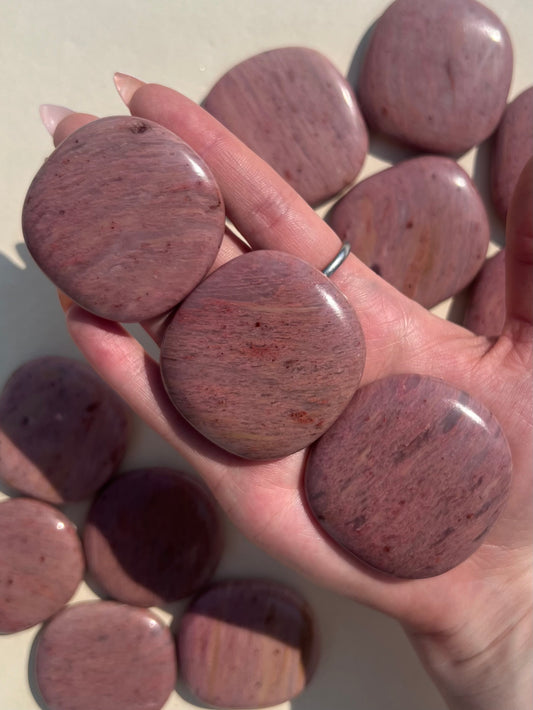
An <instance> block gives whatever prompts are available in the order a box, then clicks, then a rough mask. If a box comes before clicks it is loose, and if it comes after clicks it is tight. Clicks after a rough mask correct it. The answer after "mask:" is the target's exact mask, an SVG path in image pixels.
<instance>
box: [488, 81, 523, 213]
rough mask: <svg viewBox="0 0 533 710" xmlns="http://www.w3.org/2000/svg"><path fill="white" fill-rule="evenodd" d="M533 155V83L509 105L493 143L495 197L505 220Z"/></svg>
mask: <svg viewBox="0 0 533 710" xmlns="http://www.w3.org/2000/svg"><path fill="white" fill-rule="evenodd" d="M532 155H533V86H532V87H530V88H529V89H526V90H525V91H523V92H522V93H521V94H520V95H519V96H517V97H516V98H515V99H514V100H513V101H511V103H510V104H509V105H508V106H507V108H506V109H505V112H504V114H503V116H502V120H501V121H500V125H499V126H498V131H497V132H496V135H495V137H494V143H493V146H492V155H491V165H490V181H491V185H490V187H491V195H492V201H493V203H494V206H495V208H496V211H497V212H498V214H499V215H500V217H501V218H502V219H503V220H505V218H506V216H507V210H508V209H509V205H510V203H511V196H512V194H513V192H514V189H515V187H516V183H517V182H518V178H519V177H520V173H521V172H522V170H523V168H524V166H525V164H526V163H527V161H528V160H529V158H530V157H531V156H532Z"/></svg>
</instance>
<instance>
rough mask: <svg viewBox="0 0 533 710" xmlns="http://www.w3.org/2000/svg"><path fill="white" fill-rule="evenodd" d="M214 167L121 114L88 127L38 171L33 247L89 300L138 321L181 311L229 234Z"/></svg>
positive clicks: (49, 270)
mask: <svg viewBox="0 0 533 710" xmlns="http://www.w3.org/2000/svg"><path fill="white" fill-rule="evenodd" d="M224 219H225V214H224V206H223V203H222V197H221V195H220V191H219V189H218V187H217V185H216V183H215V180H214V178H213V176H212V175H211V172H210V171H209V170H208V168H207V167H206V166H205V165H204V164H203V161H202V160H201V159H200V157H199V156H198V155H196V153H195V152H194V151H193V150H192V149H191V148H189V146H188V145H186V144H185V143H184V142H183V141H182V140H181V139H180V138H178V136H176V135H175V134H174V133H171V132H170V131H168V130H167V129H166V128H162V127H161V126H159V125H158V124H156V123H153V122H152V121H147V120H145V119H140V118H133V117H131V116H116V117H113V116H112V117H109V118H102V119H99V120H97V121H93V122H92V123H89V124H87V125H86V126H83V127H82V128H80V129H78V130H77V131H75V132H74V133H73V134H72V135H70V136H69V137H68V138H67V139H65V140H64V141H63V143H61V144H60V145H59V146H58V148H56V150H55V151H54V152H53V153H52V155H51V156H50V157H49V158H48V160H47V161H46V162H45V163H44V165H43V166H42V168H41V169H40V170H39V172H38V173H37V175H36V176H35V178H34V180H33V182H32V184H31V186H30V188H29V190H28V193H27V195H26V200H25V202H24V207H23V213H22V227H23V232H24V239H25V240H26V244H27V246H28V249H29V251H30V253H31V255H32V256H33V258H34V259H35V261H36V262H37V264H38V265H39V266H40V267H41V269H42V270H43V271H44V272H45V274H46V275H47V276H48V277H49V278H50V279H51V280H52V281H53V283H54V284H55V285H56V286H58V287H59V288H60V289H61V290H62V291H64V292H65V293H66V294H67V295H68V296H70V298H72V299H73V300H74V301H76V302H77V303H79V304H80V305H81V306H83V307H84V308H86V309H87V310H89V311H91V312H92V313H96V314H97V315H99V316H102V317H103V318H108V319H110V320H116V321H123V322H134V321H140V320H144V319H146V318H152V317H154V316H157V315H160V314H161V313H164V312H166V311H168V310H170V309H171V308H173V307H174V306H175V305H176V304H177V303H178V302H179V301H181V300H182V299H183V298H184V297H185V296H186V295H187V294H188V293H189V292H190V291H191V290H192V289H193V288H194V287H195V286H196V284H197V283H199V281H201V279H202V278H203V277H204V276H205V274H206V273H207V271H208V269H209V267H210V266H211V264H212V263H213V261H214V259H215V256H216V254H217V252H218V248H219V246H220V243H221V240H222V235H223V232H224Z"/></svg>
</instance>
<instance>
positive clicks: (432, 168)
mask: <svg viewBox="0 0 533 710" xmlns="http://www.w3.org/2000/svg"><path fill="white" fill-rule="evenodd" d="M328 222H329V223H330V225H331V226H332V228H333V229H334V230H335V231H336V232H337V234H338V235H339V237H340V238H341V239H342V240H343V241H347V242H349V243H350V244H351V247H352V251H353V252H354V254H355V255H356V256H357V257H358V258H359V259H360V260H361V261H363V262H364V263H365V264H367V266H370V267H371V268H372V269H374V271H376V273H378V274H379V275H380V276H382V277H383V278H384V279H385V280H386V281H388V282H389V283H390V284H392V285H393V286H395V287H396V288H397V289H398V290H399V291H401V292H402V293H404V294H405V295H406V296H409V297H410V298H413V299H414V300H415V301H418V303H421V304H422V305H423V306H425V307H426V308H431V307H432V306H435V305H436V304H437V303H440V302H441V301H443V300H444V299H445V298H448V297H450V296H453V295H454V294H456V293H457V292H458V291H460V290H461V289H462V288H463V287H465V286H466V285H467V284H468V283H469V282H470V281H471V280H472V279H473V278H474V276H475V275H476V273H477V272H478V271H479V269H480V268H481V266H482V264H483V260H484V259H485V254H486V253H487V247H488V244H489V236H490V230H489V221H488V218H487V214H486V211H485V207H484V206H483V202H482V200H481V197H480V196H479V193H478V192H477V190H476V188H475V186H474V184H473V183H472V181H471V180H470V178H469V177H468V175H467V174H466V173H465V171H464V170H463V169H462V168H461V167H459V165H458V164H457V163H456V162H455V161H453V160H450V159H449V158H443V157H436V156H424V157H421V158H414V159H412V160H406V161H404V162H402V163H399V164H397V165H395V166H394V167H392V168H389V169H387V170H383V171H381V172H379V173H377V174H375V175H372V176H371V177H369V178H367V179H366V180H363V181H362V182H360V183H358V184H357V185H356V186H355V187H353V188H352V189H351V190H350V191H349V192H348V193H347V194H346V195H345V196H344V197H343V198H341V199H340V200H339V202H338V203H337V204H336V205H335V206H334V207H333V209H332V210H331V212H330V214H329V215H328Z"/></svg>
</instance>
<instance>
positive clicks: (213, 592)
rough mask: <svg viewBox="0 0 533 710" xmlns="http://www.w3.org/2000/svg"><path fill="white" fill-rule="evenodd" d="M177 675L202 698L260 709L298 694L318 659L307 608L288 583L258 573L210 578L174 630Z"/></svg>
mask: <svg viewBox="0 0 533 710" xmlns="http://www.w3.org/2000/svg"><path fill="white" fill-rule="evenodd" d="M177 645H178V662H179V667H180V677H181V679H182V680H183V681H184V682H185V683H186V684H187V685H188V686H189V688H190V689H191V691H192V692H193V693H194V695H195V696H196V697H197V698H199V699H200V700H201V701H202V702H205V703H209V704H210V705H214V706H216V707H219V708H251V707H253V708H262V707H270V706H272V705H277V704H278V703H282V702H285V701H286V700H290V699H292V698H294V697H295V696H296V695H298V694H299V693H300V692H301V691H302V690H303V689H304V688H305V686H306V685H307V683H308V682H309V680H310V678H311V676H312V674H313V671H314V669H315V666H316V662H317V658H318V648H317V640H316V637H315V631H314V622H313V617H312V614H311V610H310V608H309V606H308V605H307V604H306V602H305V601H304V600H303V599H302V598H301V597H300V596H298V595H297V594H295V593H294V592H293V591H292V590H290V589H287V588H286V587H283V586H281V585H279V584H275V583H273V582H267V581H262V580H236V581H228V582H221V583H218V584H216V585H213V586H212V587H211V588H209V589H208V590H207V591H205V592H203V593H202V594H201V595H199V596H198V597H197V598H196V599H195V600H194V601H193V602H192V604H191V605H190V606H189V608H188V609H187V611H186V612H185V614H184V616H183V617H182V619H181V622H180V625H179V629H178V639H177Z"/></svg>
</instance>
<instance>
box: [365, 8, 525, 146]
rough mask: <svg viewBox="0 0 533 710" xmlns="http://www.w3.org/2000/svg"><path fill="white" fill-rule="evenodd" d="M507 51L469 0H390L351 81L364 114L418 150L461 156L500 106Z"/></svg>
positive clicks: (490, 126)
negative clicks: (356, 79)
mask: <svg viewBox="0 0 533 710" xmlns="http://www.w3.org/2000/svg"><path fill="white" fill-rule="evenodd" d="M512 67H513V50H512V46H511V40H510V38H509V35H508V33H507V30H506V29H505V27H504V26H503V24H502V23H501V21H500V20H499V19H498V18H497V17H496V15H494V13H492V12H491V11H490V10H489V9H488V8H486V7H485V6H484V5H481V4H480V3H478V2H475V0H431V2H428V0H396V1H395V2H393V3H392V4H391V5H390V6H389V7H388V8H387V10H386V11H385V12H384V14H383V15H382V16H381V17H380V18H379V20H378V21H377V23H376V26H375V29H374V31H373V34H372V36H371V39H370V44H369V47H368V50H367V52H366V55H365V58H364V62H363V66H362V69H361V74H360V77H359V84H358V94H357V95H358V98H359V100H360V102H361V108H362V109H363V113H364V116H365V118H366V119H367V120H368V122H369V124H370V126H371V127H372V128H377V129H379V130H381V131H383V132H384V133H386V134H388V135H391V136H393V137H395V138H397V139H399V140H401V141H405V142H407V143H410V144H412V145H414V146H416V147H418V148H421V149H422V150H427V151H431V152H436V153H450V154H456V153H462V152H464V151H465V150H468V149H469V148H471V147H472V146H474V145H476V144H478V143H481V141H483V140H485V138H487V137H488V136H490V134H491V133H492V132H493V131H494V129H495V128H496V126H497V125H498V122H499V120H500V118H501V116H502V113H503V111H504V109H505V103H506V100H507V94H508V92H509V86H510V83H511V74H512Z"/></svg>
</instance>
